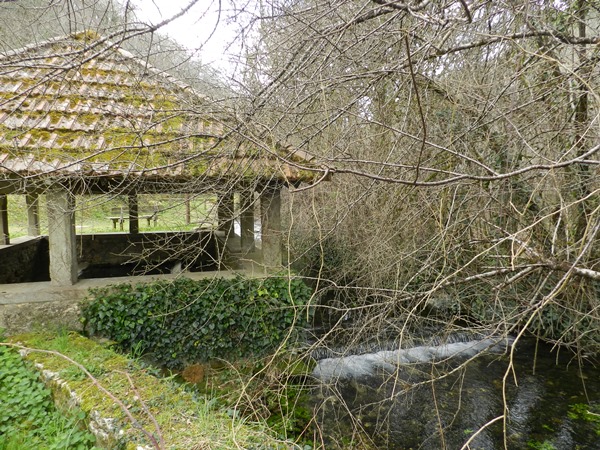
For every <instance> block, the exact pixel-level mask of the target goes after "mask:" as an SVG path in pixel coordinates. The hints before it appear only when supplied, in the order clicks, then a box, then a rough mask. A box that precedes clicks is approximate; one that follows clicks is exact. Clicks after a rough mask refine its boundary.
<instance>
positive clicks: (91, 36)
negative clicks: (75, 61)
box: [72, 30, 100, 41]
mask: <svg viewBox="0 0 600 450" xmlns="http://www.w3.org/2000/svg"><path fill="white" fill-rule="evenodd" d="M72 37H73V39H75V40H76V41H97V40H98V39H100V35H99V34H98V33H96V32H95V31H92V30H85V31H81V32H79V33H75V34H73V35H72Z"/></svg>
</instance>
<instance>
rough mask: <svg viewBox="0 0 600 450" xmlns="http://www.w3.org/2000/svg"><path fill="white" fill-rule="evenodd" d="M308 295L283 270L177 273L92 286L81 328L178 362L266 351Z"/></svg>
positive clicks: (162, 361)
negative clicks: (278, 273)
mask: <svg viewBox="0 0 600 450" xmlns="http://www.w3.org/2000/svg"><path fill="white" fill-rule="evenodd" d="M310 295H311V291H310V289H309V288H308V287H307V286H306V285H305V284H304V283H303V282H302V281H301V280H300V279H295V278H289V277H269V278H263V279H258V278H244V277H241V276H238V277H235V278H215V279H203V280H191V279H188V278H179V279H176V280H174V281H157V282H154V283H148V284H137V285H130V284H119V285H114V286H109V287H105V288H99V289H94V290H92V291H91V292H90V298H89V299H88V301H87V302H86V303H84V304H83V305H82V314H83V322H84V329H85V330H86V332H87V333H88V334H89V335H96V336H102V337H105V338H108V339H111V340H113V341H115V342H116V345H117V346H118V347H119V348H120V349H121V350H122V351H126V352H131V351H132V350H135V351H136V353H138V354H139V353H143V354H146V355H148V356H149V357H151V359H152V360H153V361H154V362H155V363H157V364H159V365H161V366H163V367H166V368H168V369H181V368H182V367H184V366H185V365H187V364H190V363H193V362H199V361H209V360H211V359H214V358H221V359H237V358H243V357H249V356H260V355H264V354H266V353H268V352H270V351H272V350H273V349H275V348H277V347H278V346H279V345H280V344H281V343H282V342H283V340H284V339H286V338H288V337H290V336H291V335H293V333H294V332H295V330H297V329H298V325H299V324H300V323H302V320H303V318H304V319H305V318H306V317H307V316H306V309H305V308H306V306H307V303H308V301H309V299H310ZM290 333H291V334H290Z"/></svg>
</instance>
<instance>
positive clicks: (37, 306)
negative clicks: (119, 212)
mask: <svg viewBox="0 0 600 450" xmlns="http://www.w3.org/2000/svg"><path fill="white" fill-rule="evenodd" d="M237 274H240V275H244V276H261V274H259V273H250V272H247V271H244V270H240V271H223V270H222V271H214V272H186V273H182V274H168V275H145V276H135V277H115V278H94V279H89V280H80V281H79V282H77V283H76V284H74V285H71V286H56V285H53V284H51V282H40V283H15V284H2V285H0V328H3V329H5V330H6V333H7V334H9V335H10V334H17V333H22V332H26V331H32V330H36V329H47V328H57V327H66V328H67V329H71V330H81V328H82V324H81V322H80V320H79V318H80V317H81V312H80V303H81V301H82V300H83V299H84V298H85V297H86V296H87V295H88V290H89V289H91V288H98V287H104V286H108V285H111V284H119V283H132V284H138V283H149V282H152V281H158V280H173V279H175V278H178V277H186V278H191V279H193V280H200V279H206V278H231V277H234V276H236V275H237ZM263 276H264V274H263Z"/></svg>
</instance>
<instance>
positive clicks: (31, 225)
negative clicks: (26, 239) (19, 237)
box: [25, 194, 40, 236]
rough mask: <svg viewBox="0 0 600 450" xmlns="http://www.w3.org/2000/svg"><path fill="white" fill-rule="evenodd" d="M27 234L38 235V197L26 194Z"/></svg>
mask: <svg viewBox="0 0 600 450" xmlns="http://www.w3.org/2000/svg"><path fill="white" fill-rule="evenodd" d="M25 200H26V202H27V234H28V235H29V236H39V235H40V206H39V195H37V194H27V195H26V197H25Z"/></svg>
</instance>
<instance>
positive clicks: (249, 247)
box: [240, 190, 254, 252]
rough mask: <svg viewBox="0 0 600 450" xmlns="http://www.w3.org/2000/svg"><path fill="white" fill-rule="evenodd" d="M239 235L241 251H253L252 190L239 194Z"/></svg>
mask: <svg viewBox="0 0 600 450" xmlns="http://www.w3.org/2000/svg"><path fill="white" fill-rule="evenodd" d="M240 197H241V198H240V210H241V211H240V234H241V241H242V249H243V250H246V251H249V252H252V251H254V190H251V191H250V192H242V193H241V194H240Z"/></svg>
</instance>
